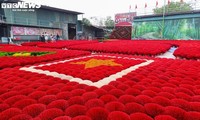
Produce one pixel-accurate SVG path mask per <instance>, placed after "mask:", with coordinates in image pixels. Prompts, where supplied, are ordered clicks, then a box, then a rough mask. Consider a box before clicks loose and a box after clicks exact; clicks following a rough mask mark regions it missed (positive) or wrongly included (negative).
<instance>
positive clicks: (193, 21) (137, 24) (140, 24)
mask: <svg viewBox="0 0 200 120" xmlns="http://www.w3.org/2000/svg"><path fill="white" fill-rule="evenodd" d="M132 28H133V29H132V39H172V40H179V39H181V40H200V11H188V12H182V13H171V14H165V15H146V16H137V17H134V21H133V26H132Z"/></svg>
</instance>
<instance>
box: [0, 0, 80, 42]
mask: <svg viewBox="0 0 200 120" xmlns="http://www.w3.org/2000/svg"><path fill="white" fill-rule="evenodd" d="M0 2H1V9H0V37H13V38H14V39H16V40H39V39H40V35H41V34H43V33H45V32H46V34H49V35H51V34H52V35H56V34H59V36H60V37H61V38H62V39H74V38H76V33H77V21H78V20H77V16H78V15H79V14H83V13H80V12H75V11H69V10H64V9H59V8H54V7H49V6H41V7H40V8H34V9H33V8H29V9H24V8H22V9H19V8H2V4H3V5H4V3H5V0H1V1H0ZM18 2H19V1H18V0H10V1H9V3H18ZM6 3H8V2H7V1H6Z"/></svg>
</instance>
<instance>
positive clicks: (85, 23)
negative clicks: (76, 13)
mask: <svg viewBox="0 0 200 120" xmlns="http://www.w3.org/2000/svg"><path fill="white" fill-rule="evenodd" d="M82 23H83V25H86V26H90V25H91V22H90V20H89V19H87V18H83V20H82Z"/></svg>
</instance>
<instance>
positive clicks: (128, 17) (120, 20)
mask: <svg viewBox="0 0 200 120" xmlns="http://www.w3.org/2000/svg"><path fill="white" fill-rule="evenodd" d="M134 16H136V12H130V13H119V14H116V15H115V26H132V22H133V17H134Z"/></svg>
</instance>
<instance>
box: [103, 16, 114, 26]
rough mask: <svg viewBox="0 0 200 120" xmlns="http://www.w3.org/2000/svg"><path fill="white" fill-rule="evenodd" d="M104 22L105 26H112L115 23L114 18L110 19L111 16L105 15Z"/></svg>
mask: <svg viewBox="0 0 200 120" xmlns="http://www.w3.org/2000/svg"><path fill="white" fill-rule="evenodd" d="M104 24H105V26H106V27H107V28H114V24H115V23H114V20H112V18H111V16H107V17H106V20H105V22H104Z"/></svg>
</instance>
